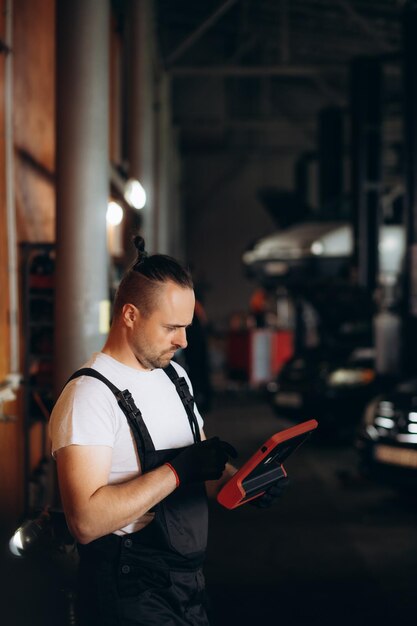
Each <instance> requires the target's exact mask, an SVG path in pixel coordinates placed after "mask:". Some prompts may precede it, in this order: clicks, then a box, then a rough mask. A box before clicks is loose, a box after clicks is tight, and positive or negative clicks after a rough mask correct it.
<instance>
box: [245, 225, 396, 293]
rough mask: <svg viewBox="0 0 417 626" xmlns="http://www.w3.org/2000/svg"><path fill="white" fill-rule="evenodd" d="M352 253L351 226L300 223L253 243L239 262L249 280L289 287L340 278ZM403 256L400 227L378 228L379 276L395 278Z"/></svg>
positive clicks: (387, 226)
mask: <svg viewBox="0 0 417 626" xmlns="http://www.w3.org/2000/svg"><path fill="white" fill-rule="evenodd" d="M353 252H354V235H353V226H352V224H350V223H349V222H344V221H340V222H334V221H315V222H302V223H299V224H293V225H292V226H289V227H287V228H283V229H282V230H279V231H276V232H274V233H272V234H270V235H268V236H266V237H262V238H261V239H259V240H257V241H256V242H255V243H254V244H253V245H251V247H250V248H249V249H248V250H246V251H245V252H244V253H243V256H242V261H243V265H244V267H245V268H246V272H247V274H248V275H249V276H250V277H252V278H256V279H258V280H260V281H262V282H265V281H269V282H274V283H284V284H287V285H290V284H292V283H297V284H298V283H300V282H302V283H303V282H305V281H307V283H309V282H311V280H312V279H314V280H315V279H319V278H323V277H334V276H338V275H341V273H343V272H346V271H348V268H349V265H350V261H351V259H352V257H353ZM404 252H405V231H404V227H403V226H402V225H399V224H384V225H382V226H381V229H380V237H379V246H378V253H379V254H378V256H379V260H378V265H379V268H380V272H382V273H383V274H384V275H388V274H389V275H393V276H398V274H399V273H400V272H401V269H402V265H403V259H404Z"/></svg>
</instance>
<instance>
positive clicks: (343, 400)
mask: <svg viewBox="0 0 417 626" xmlns="http://www.w3.org/2000/svg"><path fill="white" fill-rule="evenodd" d="M378 390H379V380H378V377H377V375H376V371H375V351H374V349H373V348H362V349H355V350H353V351H351V352H350V354H349V355H346V354H344V351H343V350H340V349H339V350H336V349H334V348H333V349H332V350H329V349H323V348H316V349H311V350H306V351H305V352H304V353H303V354H302V355H296V356H294V357H293V358H292V359H290V360H289V361H288V362H287V363H286V364H285V365H284V366H283V368H282V370H281V371H280V373H279V374H278V376H277V378H276V380H275V381H273V382H272V383H270V384H269V385H268V392H269V398H270V402H271V404H272V406H273V409H274V411H275V413H276V414H277V415H278V416H280V417H286V418H288V419H290V420H292V421H295V422H298V421H303V420H305V419H316V420H317V421H318V422H319V431H320V434H321V436H322V437H323V438H329V439H332V440H353V439H354V436H355V433H356V431H357V428H358V426H359V424H360V420H361V417H362V415H363V411H364V408H365V406H366V404H367V403H368V402H369V400H370V399H371V398H372V397H374V396H375V395H376V393H377V392H378Z"/></svg>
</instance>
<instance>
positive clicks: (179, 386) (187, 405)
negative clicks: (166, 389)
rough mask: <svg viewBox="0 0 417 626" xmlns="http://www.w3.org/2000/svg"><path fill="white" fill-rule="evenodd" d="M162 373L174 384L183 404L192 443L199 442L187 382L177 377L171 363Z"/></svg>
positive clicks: (191, 398)
mask: <svg viewBox="0 0 417 626" xmlns="http://www.w3.org/2000/svg"><path fill="white" fill-rule="evenodd" d="M164 372H165V374H166V375H167V376H168V378H170V379H171V381H172V382H173V383H174V385H175V388H176V390H177V393H178V395H179V397H180V398H181V402H182V403H183V405H184V409H185V411H186V413H187V417H188V421H189V422H190V428H191V432H192V433H193V437H194V441H195V442H197V441H201V435H200V427H199V425H198V421H197V418H196V415H195V413H194V398H193V396H192V395H191V392H190V388H189V386H188V383H187V381H186V380H185V378H184V377H183V376H179V374H178V372H177V370H176V369H175V367H174V366H173V365H172V363H169V364H168V365H167V366H166V367H165V368H164Z"/></svg>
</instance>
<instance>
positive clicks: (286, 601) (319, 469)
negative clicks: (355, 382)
mask: <svg viewBox="0 0 417 626" xmlns="http://www.w3.org/2000/svg"><path fill="white" fill-rule="evenodd" d="M235 400H236V399H235ZM288 425H289V424H288V423H287V422H285V421H284V420H280V419H278V418H277V417H276V416H275V415H274V414H273V412H272V411H271V409H270V408H269V406H268V405H267V404H265V403H262V401H260V400H257V401H256V400H255V399H252V400H251V398H250V397H249V398H245V397H242V399H241V402H236V401H232V402H230V403H229V406H227V407H226V406H223V407H219V408H218V409H216V410H214V411H213V412H212V413H211V414H209V415H208V416H207V419H206V431H207V433H208V434H209V435H211V434H214V433H216V434H218V435H219V436H221V437H223V438H225V439H226V440H229V441H230V442H231V443H233V444H234V445H235V446H236V447H237V449H238V450H239V452H240V458H241V459H242V461H243V460H245V459H246V458H247V456H248V455H249V454H250V453H251V452H252V451H253V450H254V449H256V448H257V447H258V446H259V445H260V444H261V443H262V441H263V440H265V439H267V438H268V437H269V436H270V435H271V434H273V433H274V432H277V431H278V430H281V428H284V427H286V426H288ZM238 460H240V459H238ZM356 461H357V459H356V454H355V451H354V449H353V447H352V446H347V445H345V446H343V447H341V446H336V447H335V446H333V447H332V446H330V445H326V446H324V445H323V444H321V443H320V441H319V438H318V436H316V438H314V436H313V438H312V439H310V440H309V441H308V442H307V443H306V444H305V445H304V446H302V447H301V448H300V449H299V450H297V451H296V453H295V454H294V456H292V457H290V459H288V461H287V462H286V463H285V467H286V469H287V471H288V474H289V477H290V481H291V482H290V485H289V487H288V489H287V491H286V493H285V494H284V496H283V497H282V498H281V500H280V501H279V503H277V504H276V505H275V506H274V507H272V508H271V509H268V510H259V509H255V508H253V507H250V506H249V505H245V506H243V507H241V508H238V509H235V510H233V511H227V510H226V509H223V508H221V507H219V506H218V505H216V504H214V503H213V505H212V506H211V527H210V543H209V551H208V558H207V564H206V578H207V583H208V588H209V591H210V595H211V600H212V605H213V620H212V621H213V626H226V625H230V624H240V625H246V624H254V623H255V624H256V623H261V624H268V623H269V624H274V625H275V624H277V625H278V624H285V626H293V625H294V626H302V625H304V624H305V625H306V626H307V625H309V626H312V625H317V626H319V625H320V626H334V625H336V624H337V625H338V626H341V625H345V624H346V625H347V624H349V625H351V624H355V625H360V624H368V625H371V624H372V625H374V624H379V625H381V624H387V625H388V624H401V625H402V626H405V625H408V624H410V625H411V624H415V623H416V621H417V595H416V583H417V498H416V499H415V500H413V501H411V500H410V499H405V498H404V497H402V498H401V497H400V496H399V495H398V494H397V493H395V492H394V491H392V490H390V489H388V488H385V487H382V486H377V485H375V484H371V483H368V482H366V481H362V480H359V481H358V480H357V479H355V474H356V472H355V468H356ZM351 471H353V475H352V480H347V481H346V480H341V478H340V476H341V475H342V476H343V475H344V474H345V473H347V474H348V476H349V474H350V472H351Z"/></svg>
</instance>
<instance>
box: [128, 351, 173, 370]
mask: <svg viewBox="0 0 417 626" xmlns="http://www.w3.org/2000/svg"><path fill="white" fill-rule="evenodd" d="M174 354H175V352H174V351H173V350H169V351H168V352H163V353H162V354H158V355H153V354H141V355H139V354H136V359H137V360H138V361H139V363H140V364H141V365H142V367H145V368H146V369H149V370H154V369H158V368H164V367H166V366H167V365H168V363H169V362H170V361H171V359H172V357H173V356H174Z"/></svg>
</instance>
